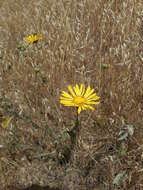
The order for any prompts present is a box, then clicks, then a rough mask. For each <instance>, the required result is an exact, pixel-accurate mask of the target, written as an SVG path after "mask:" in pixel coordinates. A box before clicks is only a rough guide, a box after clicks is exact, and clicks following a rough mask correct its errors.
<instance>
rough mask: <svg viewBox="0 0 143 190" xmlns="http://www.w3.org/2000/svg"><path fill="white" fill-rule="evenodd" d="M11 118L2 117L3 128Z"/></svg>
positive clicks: (6, 126)
mask: <svg viewBox="0 0 143 190" xmlns="http://www.w3.org/2000/svg"><path fill="white" fill-rule="evenodd" d="M11 120H12V117H3V119H2V123H1V126H2V128H4V129H5V128H8V126H9V124H10V122H11Z"/></svg>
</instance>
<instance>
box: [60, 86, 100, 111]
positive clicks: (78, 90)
mask: <svg viewBox="0 0 143 190" xmlns="http://www.w3.org/2000/svg"><path fill="white" fill-rule="evenodd" d="M67 88H68V90H69V92H70V94H69V93H67V92H65V91H62V94H61V97H60V103H61V104H63V105H64V106H71V107H77V108H78V114H80V112H81V111H82V110H86V109H91V110H94V107H93V106H92V105H96V104H99V103H100V102H99V99H100V97H99V96H97V95H96V93H95V92H94V89H91V87H90V86H88V87H87V89H85V85H84V84H81V85H80V86H78V84H76V85H75V86H74V87H73V88H72V86H70V85H69V86H67Z"/></svg>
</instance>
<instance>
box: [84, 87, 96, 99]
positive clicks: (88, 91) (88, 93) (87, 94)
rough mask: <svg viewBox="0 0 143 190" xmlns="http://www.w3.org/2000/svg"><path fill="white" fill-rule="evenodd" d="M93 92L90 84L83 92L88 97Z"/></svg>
mask: <svg viewBox="0 0 143 190" xmlns="http://www.w3.org/2000/svg"><path fill="white" fill-rule="evenodd" d="M93 92H94V89H91V88H90V86H88V88H87V90H86V92H85V95H84V97H85V98H88V96H90V95H91V94H92V93H93Z"/></svg>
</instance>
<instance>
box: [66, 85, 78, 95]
mask: <svg viewBox="0 0 143 190" xmlns="http://www.w3.org/2000/svg"><path fill="white" fill-rule="evenodd" d="M67 88H68V90H69V91H70V93H71V94H72V96H73V97H75V96H76V95H75V93H74V91H73V89H72V86H70V85H69V86H68V87H67Z"/></svg>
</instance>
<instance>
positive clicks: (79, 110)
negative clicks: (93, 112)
mask: <svg viewBox="0 0 143 190" xmlns="http://www.w3.org/2000/svg"><path fill="white" fill-rule="evenodd" d="M80 112H81V106H79V107H78V114H80Z"/></svg>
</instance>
